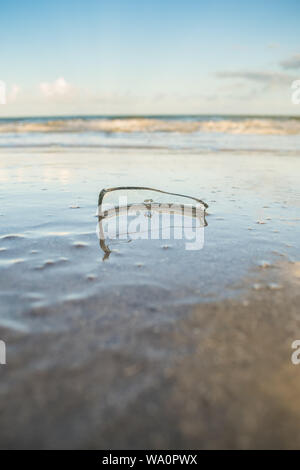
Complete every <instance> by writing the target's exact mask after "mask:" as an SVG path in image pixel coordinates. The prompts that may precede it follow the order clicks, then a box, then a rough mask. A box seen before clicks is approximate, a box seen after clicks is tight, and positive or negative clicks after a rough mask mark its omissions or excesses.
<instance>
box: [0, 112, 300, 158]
mask: <svg viewBox="0 0 300 470" xmlns="http://www.w3.org/2000/svg"><path fill="white" fill-rule="evenodd" d="M49 146H54V147H62V148H63V147H82V148H85V147H102V148H129V149H130V148H141V149H143V148H154V149H155V148H156V149H170V150H177V149H178V150H188V151H196V152H197V151H222V150H224V151H231V150H232V151H236V150H247V151H252V152H253V151H262V150H264V151H276V152H293V151H299V150H300V117H270V116H263V117H262V116H204V115H203V116H200V115H199V116H64V117H61V116H60V117H49V116H48V117H30V118H7V119H4V118H2V119H0V147H3V148H9V147H49Z"/></svg>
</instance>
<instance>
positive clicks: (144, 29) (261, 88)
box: [0, 0, 300, 116]
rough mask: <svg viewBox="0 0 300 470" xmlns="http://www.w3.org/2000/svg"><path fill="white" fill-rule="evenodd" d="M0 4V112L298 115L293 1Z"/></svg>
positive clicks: (298, 54) (299, 52) (299, 34)
mask: <svg viewBox="0 0 300 470" xmlns="http://www.w3.org/2000/svg"><path fill="white" fill-rule="evenodd" d="M0 6H1V16H0V51H1V63H0V80H3V81H5V82H6V86H7V104H6V105H1V106H0V116H18V115H48V114H56V115H59V114H161V113H164V114H168V113H170V114H173V113H179V114H180V113H193V114H198V113H199V114H202V113H225V114H231V113H234V114H248V113H250V114H256V113H258V114H291V113H292V114H300V109H299V106H298V107H297V106H295V105H292V104H291V83H292V81H293V80H295V79H300V24H299V18H300V2H299V0H286V1H283V0H276V1H274V0H273V1H271V0H265V1H264V2H262V1H258V0H253V1H252V2H246V1H241V0H240V1H237V0H227V1H225V0H224V1H223V0H215V1H214V0H212V1H210V2H204V1H201V0H185V1H178V0H172V1H171V0H160V1H157V0H152V1H145V0H139V1H136V0H126V1H125V0H112V1H110V2H107V1H102V0H98V1H96V0H85V1H83V0H80V1H79V0H72V1H67V0H60V1H58V0H52V1H41V0H40V1H38V0H36V1H33V0H26V1H22V0H19V1H14V0H12V1H10V2H6V1H5V2H4V1H3V0H0Z"/></svg>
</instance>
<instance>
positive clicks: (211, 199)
mask: <svg viewBox="0 0 300 470" xmlns="http://www.w3.org/2000/svg"><path fill="white" fill-rule="evenodd" d="M299 175H300V161H299V158H298V155H297V152H293V151H292V150H291V151H289V152H286V153H284V154H283V152H282V151H281V152H280V151H278V152H275V151H272V153H270V152H268V151H265V152H263V151H261V152H251V151H250V152H249V151H248V152H245V151H243V150H239V151H235V152H213V151H210V152H207V151H206V152H204V151H203V152H201V151H200V152H199V151H198V152H193V151H189V150H170V149H169V150H161V149H143V150H142V149H126V148H124V149H118V148H114V149H99V148H97V149H93V148H89V149H80V148H72V149H71V148H68V149H62V148H55V147H53V148H49V149H41V148H28V149H24V148H23V149H2V150H1V159H0V183H1V194H0V198H1V199H0V200H1V209H0V220H1V229H0V231H1V233H0V272H1V278H0V279H1V281H0V302H1V310H0V338H1V339H2V340H4V341H5V342H6V345H7V364H6V365H5V366H1V368H0V377H1V379H0V397H1V399H0V413H1V430H0V446H1V448H40V449H48V448H89V449H96V448H98V449H99V448H100V449H105V448H106V449H107V448H109V449H117V448H121V449H132V448H149V449H161V448H168V449H188V448H189V449H191V448H199V449H210V448H226V449H228V448H234V449H245V448H265V447H268V448H295V447H296V448H298V447H299V446H300V434H299V430H298V421H299V413H300V407H299V405H298V400H297V396H298V394H299V391H300V380H299V374H300V368H299V369H298V367H297V366H295V365H293V364H292V362H291V355H292V352H293V350H292V348H291V344H292V342H293V341H294V340H296V339H299V338H300V323H299V283H300V278H299V276H300V270H299V262H300V259H299V227H300V218H299V207H300V197H299V196H300V194H299V187H300V186H299ZM120 185H121V186H122V185H132V186H136V185H138V186H150V187H154V188H157V189H161V190H165V191H171V192H172V191H173V192H179V193H182V194H188V195H190V196H193V197H198V198H201V199H203V200H204V201H205V202H206V203H207V204H208V205H209V209H208V211H207V216H206V219H207V226H206V227H205V228H204V246H203V248H202V249H201V250H198V251H187V250H185V249H184V246H183V243H182V241H181V240H179V241H170V242H168V243H167V245H166V242H165V241H162V240H133V241H132V242H131V243H124V242H121V241H118V240H115V241H114V243H113V245H112V252H111V254H110V256H109V258H108V259H105V260H103V252H102V250H101V248H100V246H99V240H98V237H97V233H96V229H97V221H98V219H97V217H96V211H97V200H98V195H99V192H100V191H101V189H103V188H107V187H113V186H120Z"/></svg>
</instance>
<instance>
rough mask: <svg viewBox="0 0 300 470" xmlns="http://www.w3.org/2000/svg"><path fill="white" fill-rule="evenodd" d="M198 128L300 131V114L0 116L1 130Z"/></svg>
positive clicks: (188, 131) (265, 132)
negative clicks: (2, 117) (286, 116)
mask: <svg viewBox="0 0 300 470" xmlns="http://www.w3.org/2000/svg"><path fill="white" fill-rule="evenodd" d="M53 132H55V133H86V132H94V133H95V132H96V133H97V132H101V133H126V134H129V133H141V132H143V133H145V132H147V133H153V132H168V133H182V134H192V133H197V132H210V133H225V134H256V135H297V134H300V119H299V118H250V117H248V118H247V117H244V118H229V117H228V118H225V117H214V118H213V117H190V118H188V117H115V118H105V117H86V118H83V117H70V118H40V119H7V120H3V119H2V120H0V134H22V133H53Z"/></svg>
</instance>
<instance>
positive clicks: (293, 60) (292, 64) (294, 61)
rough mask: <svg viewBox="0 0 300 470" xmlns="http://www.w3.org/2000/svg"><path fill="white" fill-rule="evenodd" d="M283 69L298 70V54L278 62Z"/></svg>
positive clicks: (299, 66)
mask: <svg viewBox="0 0 300 470" xmlns="http://www.w3.org/2000/svg"><path fill="white" fill-rule="evenodd" d="M280 65H281V66H282V67H283V68H284V69H300V54H296V55H294V56H293V57H290V58H289V59H287V60H283V61H282V62H280Z"/></svg>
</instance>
